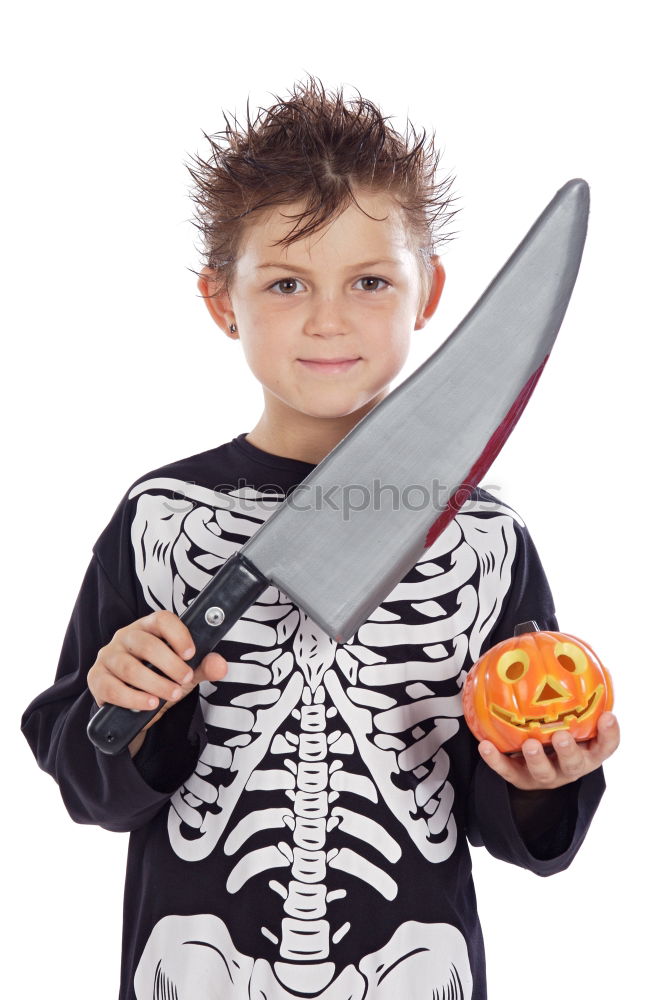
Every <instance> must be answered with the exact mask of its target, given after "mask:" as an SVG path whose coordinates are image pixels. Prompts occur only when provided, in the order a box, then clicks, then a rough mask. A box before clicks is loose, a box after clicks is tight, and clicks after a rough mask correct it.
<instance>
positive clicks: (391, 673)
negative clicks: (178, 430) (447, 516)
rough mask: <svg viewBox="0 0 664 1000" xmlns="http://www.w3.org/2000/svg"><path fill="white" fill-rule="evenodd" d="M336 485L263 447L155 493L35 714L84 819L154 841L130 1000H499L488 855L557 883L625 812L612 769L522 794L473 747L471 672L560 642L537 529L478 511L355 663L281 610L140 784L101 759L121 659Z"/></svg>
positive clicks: (266, 617) (124, 506) (466, 511)
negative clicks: (476, 866)
mask: <svg viewBox="0 0 664 1000" xmlns="http://www.w3.org/2000/svg"><path fill="white" fill-rule="evenodd" d="M312 468H313V466H312V465H309V464H308V463H305V462H299V461H295V460H292V459H288V458H284V457H281V456H274V455H270V454H268V453H266V452H264V451H262V450H260V449H258V448H256V447H255V446H253V445H252V444H250V443H249V442H248V441H247V440H246V435H244V434H242V435H239V436H238V437H236V438H235V439H234V440H233V441H231V442H229V443H227V444H225V445H222V446H220V447H218V448H214V449H212V450H210V451H207V452H204V453H201V454H199V455H194V456H192V457H190V458H187V459H183V460H181V461H179V462H175V463H173V464H171V465H168V466H164V467H163V468H161V469H157V470H154V471H153V472H150V473H148V474H146V475H145V476H143V477H141V478H140V479H139V480H137V481H136V482H135V483H134V484H132V486H131V487H130V488H129V489H128V491H127V493H126V494H125V496H124V497H123V498H122V500H121V502H120V504H119V505H118V507H117V510H116V511H115V514H114V515H113V517H112V518H111V521H110V522H109V524H108V525H107V527H106V528H105V529H104V531H103V532H102V534H101V535H100V536H99V538H98V539H97V541H96V543H95V545H94V546H93V554H92V559H91V561H90V565H89V567H88V569H87V572H86V574H85V577H84V579H83V582H82V585H81V589H80V592H79V595H78V598H77V600H76V603H75V606H74V609H73V612H72V616H71V620H70V622H69V625H68V628H67V630H66V634H65V637H64V642H63V646H62V653H61V656H60V661H59V663H58V667H57V672H56V678H55V682H54V684H53V685H52V686H51V687H49V688H48V689H47V690H46V691H44V692H43V693H42V694H40V695H38V696H37V697H36V698H35V699H34V701H33V702H32V703H31V705H30V706H29V707H28V709H27V710H26V712H25V714H24V717H23V720H22V728H23V732H24V734H25V736H26V738H27V739H28V741H29V743H30V746H31V748H32V750H33V752H34V754H35V757H36V759H37V761H38V763H39V765H40V767H42V768H43V769H44V770H45V771H47V772H48V773H49V774H51V775H52V776H53V777H54V778H55V780H56V781H57V782H58V785H59V787H60V791H61V793H62V798H63V801H64V804H65V807H66V808H67V810H68V812H69V814H70V815H71V817H72V818H73V819H74V820H75V821H76V822H78V823H95V824H98V825H100V826H102V827H104V828H106V829H108V830H115V831H129V832H130V838H129V851H128V864H127V878H126V887H125V906H124V932H123V948H122V962H121V984H120V1000H130V998H131V1000H167V998H168V1000H174V998H177V1000H218V998H222V997H223V998H224V1000H240V998H241V1000H253V998H259V997H261V998H266V1000H288V998H293V1000H294V998H295V997H303V996H306V997H317V998H320V1000H348V998H353V1000H354V998H357V1000H360V998H362V1000H388V998H389V1000H395V998H399V1000H409V998H413V1000H424V998H430V997H433V996H440V997H446V998H450V1000H455V998H463V1000H484V998H485V997H486V982H485V963H484V950H483V944H482V934H481V930H480V923H479V918H478V914H477V908H476V901H475V892H474V888H473V882H472V875H471V860H470V853H469V850H468V841H470V843H472V844H474V845H480V844H484V845H485V847H486V848H487V850H488V851H490V852H491V854H493V855H495V857H497V858H500V859H502V860H504V861H507V862H510V863H512V864H517V865H519V866H521V867H523V868H527V869H529V870H530V871H532V872H535V873H536V874H538V875H550V874H553V873H554V872H557V871H561V870H562V869H564V868H566V867H567V866H568V865H569V864H570V862H571V861H572V859H573V857H574V855H575V854H576V852H577V850H578V849H579V846H580V845H581V842H582V841H583V839H584V836H585V834H586V831H587V829H588V826H589V824H590V821H591V818H592V816H593V813H594V811H595V809H596V808H597V805H598V802H599V800H600V798H601V795H602V793H603V790H604V778H603V774H602V770H601V768H600V769H598V770H597V771H594V772H593V773H592V774H589V775H587V776H585V777H584V778H582V779H580V780H578V781H576V782H574V783H573V784H571V785H568V786H565V787H564V788H561V789H556V790H554V791H547V792H519V791H518V790H517V789H514V788H513V787H512V786H511V785H509V784H507V783H506V782H505V781H504V780H503V779H502V778H500V777H499V776H498V775H496V774H495V772H493V771H492V770H491V769H490V768H489V767H488V766H487V765H486V764H485V763H484V762H483V761H482V760H481V759H480V757H479V754H478V752H477V741H476V740H475V738H474V737H473V736H472V734H471V733H470V731H469V730H468V727H467V726H466V724H465V721H464V718H463V714H462V708H461V688H462V686H463V681H464V678H465V675H466V672H467V670H468V669H469V668H470V666H471V665H472V663H473V662H474V661H475V660H476V659H478V657H479V656H480V655H481V654H482V653H483V652H484V651H485V650H487V649H488V648H489V647H490V646H492V645H494V644H495V643H496V642H499V641H500V640H502V639H504V638H507V637H508V636H511V635H512V633H513V629H514V626H515V625H516V624H518V623H519V622H523V621H528V620H536V621H537V622H538V623H539V625H540V627H541V628H543V629H546V628H548V629H557V628H558V623H557V621H556V617H555V610H554V605H553V600H552V597H551V593H550V589H549V586H548V584H547V581H546V577H545V574H544V571H543V569H542V565H541V562H540V560H539V558H538V555H537V551H536V549H535V547H534V545H533V543H532V540H531V538H530V536H529V533H528V531H527V529H526V527H525V525H524V524H523V522H522V521H521V519H520V518H519V516H518V514H516V512H515V511H514V510H512V509H511V508H510V507H508V506H506V505H505V504H503V503H501V502H499V501H498V500H497V499H496V498H495V497H493V496H491V495H490V494H489V493H487V492H485V491H483V490H479V489H478V490H476V491H475V492H474V494H473V496H472V497H471V499H470V500H469V502H468V503H467V504H466V505H465V506H464V507H463V508H462V510H461V511H460V512H459V514H458V515H457V517H456V518H455V520H454V521H453V522H452V523H451V524H450V525H449V526H448V528H447V529H446V530H445V531H444V532H443V533H442V534H441V535H440V536H439V537H438V538H437V539H436V540H435V541H434V543H433V544H432V545H431V546H430V548H429V549H427V550H426V551H425V552H424V553H423V554H422V556H421V559H420V560H419V561H418V562H417V564H416V565H415V566H414V567H413V568H412V570H410V571H409V572H408V574H407V575H406V576H405V577H404V578H403V580H402V581H401V583H399V585H398V586H397V587H396V588H395V589H394V590H393V591H392V592H391V593H390V594H389V595H388V597H387V598H386V599H385V600H384V601H383V603H382V604H381V605H380V606H379V607H378V608H377V609H376V610H375V612H373V613H372V615H371V616H370V618H369V619H368V620H367V621H366V622H365V623H364V624H363V625H362V626H361V627H360V628H359V629H358V631H357V633H356V634H355V635H353V636H352V637H351V638H350V639H349V640H348V642H346V643H341V644H337V643H336V642H334V641H333V640H332V639H330V638H329V637H328V636H327V635H325V634H324V633H323V632H322V630H321V629H320V628H319V626H317V625H316V623H315V622H313V621H312V620H311V619H310V618H309V617H308V616H307V615H306V614H305V613H304V612H303V611H302V610H301V609H299V608H298V607H297V606H295V605H294V604H293V602H292V601H291V599H290V598H289V597H288V595H287V594H285V593H283V592H281V591H279V590H278V589H276V588H275V587H270V588H268V589H267V590H266V591H265V592H264V593H263V594H262V595H261V597H260V598H259V600H258V601H257V602H256V603H255V604H254V605H253V606H252V607H251V608H249V609H248V611H247V612H246V613H245V615H243V617H242V619H240V621H238V622H237V623H236V624H235V625H234V626H233V628H232V629H231V630H230V631H229V632H228V633H227V634H226V636H225V637H224V638H223V640H222V642H221V644H220V646H219V651H220V652H221V653H222V655H224V656H225V658H226V659H227V660H228V662H229V672H228V675H227V677H226V678H225V679H224V680H223V681H221V682H219V683H215V684H212V683H206V684H203V685H201V687H200V688H199V690H197V691H194V692H192V693H191V694H190V695H188V696H187V697H186V698H185V699H184V700H183V701H182V702H181V703H180V704H178V705H176V706H174V707H173V708H171V709H170V710H169V711H168V712H167V713H166V714H165V716H164V717H163V718H162V719H161V720H160V721H159V722H158V723H157V724H155V725H154V726H153V727H152V728H151V729H150V730H149V731H148V733H147V735H146V738H145V741H144V744H143V746H142V747H141V749H140V751H139V753H138V754H137V755H136V756H135V757H134V758H133V759H132V758H131V757H130V755H129V753H128V751H124V752H122V753H121V754H119V755H118V756H117V757H110V756H106V755H104V754H101V753H100V752H99V751H97V750H95V748H94V747H93V746H92V745H91V743H90V742H89V740H88V739H87V735H86V726H87V723H88V721H89V719H90V718H91V716H92V714H93V713H94V712H95V711H96V708H97V706H96V704H95V702H94V699H93V698H92V695H91V693H90V691H89V689H88V687H87V672H88V670H89V669H90V667H91V666H92V664H93V663H94V661H95V659H96V656H97V652H98V650H99V649H100V648H101V647H102V646H104V645H106V644H107V643H108V642H109V641H110V639H111V638H112V636H113V634H114V633H115V631H116V630H117V629H119V628H121V627H123V626H125V625H127V624H129V623H130V622H133V621H135V620H136V619H138V618H140V617H142V616H144V615H146V614H149V613H150V612H151V611H152V610H155V609H158V608H166V609H168V610H170V611H173V612H175V613H177V614H182V612H183V611H184V610H185V608H186V607H187V605H188V604H189V603H190V601H191V600H192V599H193V597H195V596H196V594H197V593H198V592H199V591H200V589H201V588H202V587H203V586H204V584H205V583H206V582H207V581H208V580H209V579H210V576H211V575H212V574H213V573H214V572H215V570H216V569H217V568H218V567H219V566H220V565H222V563H223V562H224V561H225V560H226V559H227V558H228V557H229V556H230V555H231V554H232V553H233V552H235V551H237V550H238V549H239V548H240V547H241V546H242V545H243V544H244V542H245V541H246V540H247V539H248V538H249V537H250V536H251V535H252V534H253V532H254V531H255V530H256V529H257V528H258V527H259V526H260V524H262V523H263V522H264V520H265V519H266V518H268V517H269V516H270V514H271V513H272V512H273V511H274V510H275V509H276V508H277V506H278V505H279V503H281V502H282V501H283V499H284V497H285V496H286V495H287V493H288V492H289V491H290V490H292V489H293V488H294V487H295V486H296V485H297V484H298V483H299V482H300V481H301V480H302V479H303V478H304V477H305V476H306V475H307V474H308V473H309V472H310V471H311V469H312ZM293 558H294V559H296V558H297V543H294V547H293ZM349 571H350V570H349ZM324 572H325V567H324V566H322V567H321V573H324ZM515 1000H516V998H515Z"/></svg>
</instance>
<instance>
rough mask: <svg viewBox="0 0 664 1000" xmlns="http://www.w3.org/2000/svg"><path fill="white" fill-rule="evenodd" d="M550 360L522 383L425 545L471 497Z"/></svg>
mask: <svg viewBox="0 0 664 1000" xmlns="http://www.w3.org/2000/svg"><path fill="white" fill-rule="evenodd" d="M548 360H549V355H548V354H547V356H546V357H545V358H544V361H543V362H542V364H541V365H540V366H539V368H537V369H536V371H534V372H533V374H532V375H531V376H530V378H529V379H528V381H527V382H526V383H525V385H524V386H523V388H522V390H521V392H520V393H519V395H518V396H517V397H516V399H515V400H514V402H513V403H512V406H511V407H510V409H509V411H508V413H507V415H506V416H505V419H504V420H503V421H502V423H500V424H499V425H498V427H497V428H496V429H495V431H494V432H493V434H492V435H491V437H490V438H489V440H488V442H487V445H486V447H485V449H484V451H483V452H482V454H481V455H480V457H479V458H478V459H477V461H476V462H475V464H474V465H473V467H472V468H471V469H470V471H469V472H468V474H467V475H466V476H465V478H464V480H463V482H462V483H460V484H459V485H458V486H457V488H456V490H455V491H454V494H453V495H452V497H451V499H450V500H449V502H448V504H447V505H446V506H445V508H444V509H443V510H442V511H441V513H440V514H439V515H438V517H437V518H436V520H435V521H434V522H433V524H432V525H431V527H430V528H429V531H428V534H427V537H426V541H425V543H424V548H425V549H428V548H429V546H430V545H431V544H432V542H435V540H436V539H437V538H438V535H440V533H441V532H442V531H444V530H445V528H446V527H447V525H448V524H449V523H450V521H452V520H453V519H454V517H455V515H456V514H457V513H458V512H459V511H460V510H461V508H462V507H463V505H464V504H465V503H466V502H467V500H468V499H469V498H470V493H471V490H472V489H473V488H474V487H475V486H477V484H478V483H479V481H480V479H481V478H482V476H483V475H484V473H485V472H486V471H487V469H488V468H489V467H490V465H491V464H492V462H493V461H494V459H495V458H496V456H497V455H498V453H499V452H500V449H501V448H502V447H503V445H504V444H505V442H506V441H507V439H508V437H509V436H510V434H511V433H512V429H513V428H514V426H515V424H516V422H517V421H518V419H519V417H520V416H521V414H522V412H523V409H524V407H525V405H526V403H527V402H528V400H529V399H530V397H531V395H532V392H533V389H534V388H535V386H536V385H537V382H538V380H539V377H540V375H541V374H542V372H543V370H544V365H545V364H546V363H547V361H548Z"/></svg>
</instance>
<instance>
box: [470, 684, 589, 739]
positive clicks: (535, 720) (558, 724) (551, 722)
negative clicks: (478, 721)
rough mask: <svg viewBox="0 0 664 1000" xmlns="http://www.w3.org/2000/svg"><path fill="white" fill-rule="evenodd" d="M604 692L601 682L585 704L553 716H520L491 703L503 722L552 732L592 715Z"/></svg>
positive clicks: (518, 726)
mask: <svg viewBox="0 0 664 1000" xmlns="http://www.w3.org/2000/svg"><path fill="white" fill-rule="evenodd" d="M603 692H604V685H603V684H599V685H598V686H597V687H596V688H595V690H594V691H593V693H592V694H591V696H590V698H589V699H588V701H587V702H586V704H585V705H581V706H580V707H579V708H572V709H569V711H567V712H561V713H560V714H559V715H555V716H551V715H544V716H541V717H536V716H533V717H532V718H531V717H529V716H520V715H517V713H516V712H510V711H509V710H508V709H506V708H500V706H499V705H496V704H494V703H493V702H492V703H491V705H490V709H491V712H492V713H493V715H495V716H496V717H497V718H498V719H500V720H501V721H502V722H507V723H508V725H510V726H515V727H516V728H517V729H540V730H541V731H542V732H551V731H553V730H555V729H565V728H566V727H567V723H568V722H570V721H572V720H574V719H576V720H578V721H579V722H580V721H581V720H582V719H585V718H586V716H588V715H590V713H591V712H592V711H593V708H594V706H595V703H596V701H597V700H598V698H599V697H600V696H601V695H602V693H603Z"/></svg>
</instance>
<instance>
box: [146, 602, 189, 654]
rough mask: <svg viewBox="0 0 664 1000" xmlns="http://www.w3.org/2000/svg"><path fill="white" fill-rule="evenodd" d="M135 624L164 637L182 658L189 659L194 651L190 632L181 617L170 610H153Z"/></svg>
mask: <svg viewBox="0 0 664 1000" xmlns="http://www.w3.org/2000/svg"><path fill="white" fill-rule="evenodd" d="M136 624H137V625H138V624H140V625H141V627H142V628H143V629H144V630H145V631H146V632H151V633H152V634H153V635H156V636H159V637H160V638H161V639H164V640H165V641H166V642H167V643H168V645H169V646H170V647H171V649H172V650H174V652H176V653H177V654H178V656H181V657H182V659H183V660H190V659H191V657H192V656H193V655H194V653H195V652H196V644H195V642H194V640H193V639H192V637H191V632H190V631H189V629H188V628H187V626H186V625H185V623H184V622H183V621H182V619H181V618H178V616H177V615H176V614H174V613H173V612H172V611H165V610H161V611H153V613H152V614H151V615H147V616H146V617H145V618H141V619H140V620H139V622H136Z"/></svg>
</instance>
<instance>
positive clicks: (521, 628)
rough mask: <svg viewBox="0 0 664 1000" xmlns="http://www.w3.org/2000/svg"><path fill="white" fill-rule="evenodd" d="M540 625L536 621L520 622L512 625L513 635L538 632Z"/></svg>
mask: <svg viewBox="0 0 664 1000" xmlns="http://www.w3.org/2000/svg"><path fill="white" fill-rule="evenodd" d="M539 631H540V627H539V625H538V624H537V622H521V623H520V624H519V625H515V627H514V635H523V634H524V632H539Z"/></svg>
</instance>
